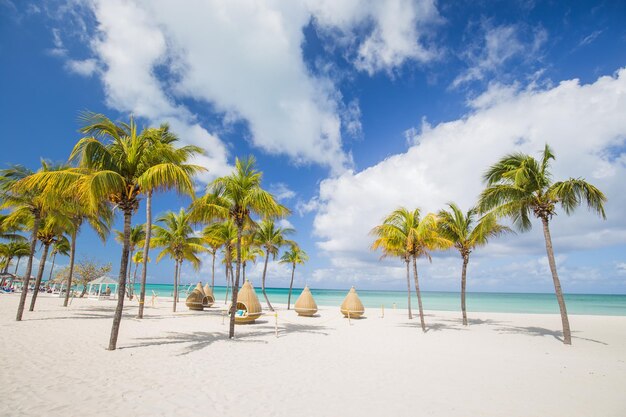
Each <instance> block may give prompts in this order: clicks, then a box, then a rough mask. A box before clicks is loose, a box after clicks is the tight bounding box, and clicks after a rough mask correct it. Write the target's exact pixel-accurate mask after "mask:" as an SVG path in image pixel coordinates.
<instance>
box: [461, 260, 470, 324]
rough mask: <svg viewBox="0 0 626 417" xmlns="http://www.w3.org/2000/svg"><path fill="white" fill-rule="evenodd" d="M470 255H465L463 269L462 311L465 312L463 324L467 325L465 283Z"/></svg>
mask: <svg viewBox="0 0 626 417" xmlns="http://www.w3.org/2000/svg"><path fill="white" fill-rule="evenodd" d="M468 262H469V255H463V269H462V270H461V311H462V312H463V326H467V310H466V308H465V285H466V283H467V263H468Z"/></svg>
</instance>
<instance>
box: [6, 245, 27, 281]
mask: <svg viewBox="0 0 626 417" xmlns="http://www.w3.org/2000/svg"><path fill="white" fill-rule="evenodd" d="M1 245H2V246H1V247H2V252H1V255H0V256H2V257H3V258H4V270H3V271H2V272H3V273H5V274H6V273H8V272H9V265H10V264H11V262H12V261H13V258H15V257H17V259H18V263H19V259H20V258H21V257H23V256H28V253H29V252H28V249H29V248H30V246H29V245H28V243H27V242H24V241H19V240H10V241H9V242H7V243H2V244H1ZM24 249H25V250H24ZM15 273H17V267H16V269H15Z"/></svg>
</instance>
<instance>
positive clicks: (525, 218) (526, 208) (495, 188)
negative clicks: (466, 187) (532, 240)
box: [478, 144, 607, 345]
mask: <svg viewBox="0 0 626 417" xmlns="http://www.w3.org/2000/svg"><path fill="white" fill-rule="evenodd" d="M553 159H555V157H554V153H553V152H552V149H550V147H549V146H548V145H547V144H546V146H545V148H544V150H543V154H542V155H541V159H540V160H537V159H535V158H534V157H532V156H530V155H526V154H523V153H513V154H509V155H506V156H504V157H503V158H502V159H500V160H499V161H498V162H496V163H495V164H494V165H492V166H491V167H490V168H489V169H488V170H487V172H486V173H485V175H484V177H483V178H484V180H485V182H486V183H487V188H486V189H485V190H484V191H483V192H482V194H481V195H480V201H479V203H478V207H479V210H480V211H481V212H483V213H486V212H489V211H492V212H493V213H494V214H495V215H497V216H505V217H509V218H511V220H512V221H513V225H514V226H515V227H516V228H517V229H518V230H520V231H526V230H529V229H530V228H531V227H532V223H531V221H530V216H531V212H532V214H533V215H534V216H535V217H537V218H538V219H540V220H541V223H542V226H543V236H544V239H545V244H546V253H547V255H548V263H549V264H550V271H551V272H552V280H553V282H554V291H555V293H556V299H557V301H558V304H559V310H560V312H561V322H562V325H563V343H564V344H566V345H571V344H572V336H571V331H570V327H569V319H568V317H567V308H566V306H565V300H564V299H563V292H562V289H561V281H560V280H559V275H558V272H557V269H556V262H555V261H554V249H553V247H552V237H551V236H550V227H549V223H550V220H551V219H552V216H554V214H555V213H556V206H557V205H560V206H561V207H562V208H563V209H564V210H565V213H566V214H568V215H570V214H572V213H573V211H574V210H575V209H576V208H577V207H578V206H579V205H580V204H581V203H583V202H585V203H586V204H587V207H588V208H589V209H590V210H592V211H595V212H596V213H597V214H598V215H599V216H600V217H602V218H603V219H605V218H606V214H605V213H604V203H605V202H606V201H607V199H606V196H605V195H604V194H603V193H602V191H600V190H599V189H597V188H596V187H594V186H593V185H591V184H589V183H588V182H586V181H585V180H584V179H581V178H570V179H569V180H566V181H557V182H553V181H552V175H551V173H550V161H551V160H553Z"/></svg>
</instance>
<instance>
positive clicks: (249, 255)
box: [241, 236, 263, 282]
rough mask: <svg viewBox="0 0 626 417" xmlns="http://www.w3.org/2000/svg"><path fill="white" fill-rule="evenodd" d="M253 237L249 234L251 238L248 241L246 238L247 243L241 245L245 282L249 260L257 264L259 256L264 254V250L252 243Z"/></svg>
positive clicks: (244, 280)
mask: <svg viewBox="0 0 626 417" xmlns="http://www.w3.org/2000/svg"><path fill="white" fill-rule="evenodd" d="M251 238H252V236H249V238H248V239H250V240H249V241H247V242H245V239H244V242H245V243H244V244H243V245H242V246H241V267H242V272H243V275H242V278H243V282H246V265H247V264H248V262H252V263H253V264H256V260H257V258H258V257H259V256H261V255H263V251H262V250H261V249H260V248H258V247H256V246H254V245H253V244H252V240H251Z"/></svg>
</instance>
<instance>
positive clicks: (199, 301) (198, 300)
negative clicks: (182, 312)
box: [185, 282, 207, 311]
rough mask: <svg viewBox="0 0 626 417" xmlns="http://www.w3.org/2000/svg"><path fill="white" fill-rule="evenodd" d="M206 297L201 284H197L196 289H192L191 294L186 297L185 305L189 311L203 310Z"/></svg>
mask: <svg viewBox="0 0 626 417" xmlns="http://www.w3.org/2000/svg"><path fill="white" fill-rule="evenodd" d="M206 300H207V296H206V295H204V289H203V288H202V283H201V282H198V285H196V288H194V289H193V291H192V292H191V293H189V295H188V296H187V300H185V304H186V305H187V307H189V310H200V311H202V310H204V305H205V304H206Z"/></svg>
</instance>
